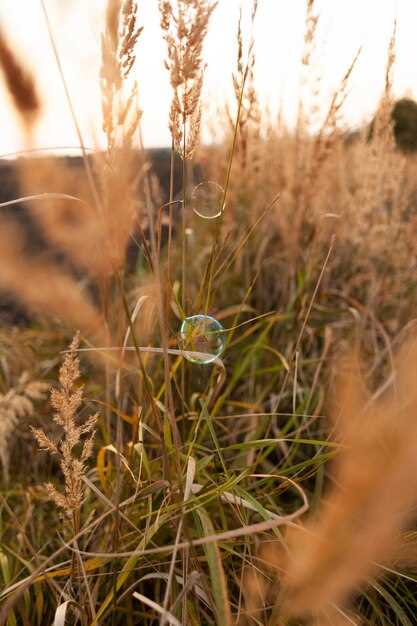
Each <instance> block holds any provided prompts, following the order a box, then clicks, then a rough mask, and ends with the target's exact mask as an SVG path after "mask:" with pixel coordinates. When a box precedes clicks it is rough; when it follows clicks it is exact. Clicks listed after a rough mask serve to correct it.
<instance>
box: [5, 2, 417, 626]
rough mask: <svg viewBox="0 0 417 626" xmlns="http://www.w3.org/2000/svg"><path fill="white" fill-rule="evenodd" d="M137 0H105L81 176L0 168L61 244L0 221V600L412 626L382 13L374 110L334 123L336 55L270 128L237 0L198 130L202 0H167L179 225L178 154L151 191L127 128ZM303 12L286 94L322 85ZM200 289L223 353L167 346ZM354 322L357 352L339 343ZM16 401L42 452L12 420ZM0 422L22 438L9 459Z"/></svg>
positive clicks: (407, 184)
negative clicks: (230, 92) (227, 45)
mask: <svg viewBox="0 0 417 626" xmlns="http://www.w3.org/2000/svg"><path fill="white" fill-rule="evenodd" d="M138 4H139V6H138V5H137V3H136V2H135V1H133V0H124V1H123V2H122V1H119V0H109V2H108V4H107V10H106V14H105V23H104V25H103V37H102V48H101V49H102V68H101V73H100V81H101V87H102V114H103V128H104V132H105V134H106V138H107V149H106V150H105V151H104V152H102V153H100V154H95V155H92V156H91V157H85V161H84V166H85V172H83V173H80V172H76V173H74V171H73V170H71V169H70V168H69V167H68V166H67V165H66V164H65V163H64V162H61V163H58V162H57V160H55V159H39V160H36V161H33V160H22V161H21V163H20V165H19V177H20V184H21V189H22V196H25V197H26V206H27V210H28V211H29V212H30V215H31V216H32V218H33V219H34V220H35V221H36V224H37V225H38V226H39V227H40V229H41V231H42V234H43V236H44V238H45V240H47V241H48V242H50V243H51V244H52V245H53V246H54V247H55V248H57V249H58V250H59V251H60V252H61V254H62V255H63V256H64V257H65V262H58V261H57V260H56V257H53V256H52V255H50V254H48V253H42V254H41V253H39V252H30V251H29V250H28V246H27V242H26V241H25V237H24V234H23V232H22V230H21V229H20V227H19V225H18V224H17V222H16V221H14V220H13V219H12V216H8V217H7V218H6V216H3V217H2V219H1V230H0V244H1V246H0V247H1V263H0V286H1V287H2V288H3V289H6V290H7V291H8V292H9V293H11V294H13V295H14V296H15V297H16V298H17V299H18V300H19V301H20V302H21V303H22V304H23V305H24V306H25V307H26V309H27V310H28V311H29V312H30V313H31V315H32V316H33V320H32V322H31V325H30V328H28V329H23V328H22V329H10V328H4V329H1V332H0V363H1V368H0V372H3V373H2V375H1V381H0V382H1V390H0V391H1V394H2V395H1V398H0V405H1V406H0V434H1V435H2V442H3V443H2V445H1V446H0V452H1V459H2V464H3V469H4V472H5V473H6V474H7V470H8V469H10V482H9V485H7V481H4V483H3V488H2V491H1V499H0V502H1V513H2V517H3V518H4V519H2V529H1V533H2V535H1V536H2V548H1V551H0V565H1V572H2V576H3V581H4V589H3V591H2V592H1V593H0V602H1V603H2V604H1V613H0V615H1V618H0V621H1V623H7V624H10V626H14V625H15V624H19V623H23V624H29V623H30V624H36V625H38V624H39V625H40V624H45V623H52V622H53V620H54V619H55V622H54V623H55V624H59V623H63V619H64V617H65V615H66V616H67V618H68V619H69V618H70V617H71V619H73V622H71V623H74V624H82V625H83V626H84V624H91V625H96V624H112V626H116V625H117V624H128V625H129V626H133V624H138V623H140V624H145V625H147V626H151V625H153V624H156V623H160V624H164V623H165V624H166V623H170V624H184V626H185V624H187V625H190V626H191V625H192V626H194V625H200V624H207V625H209V624H210V625H211V624H218V626H225V625H231V624H233V623H239V624H254V625H255V624H257V625H259V624H264V625H266V624H270V625H271V626H272V625H273V626H277V625H278V624H279V625H280V626H284V625H285V626H289V624H291V625H293V624H297V625H298V624H304V623H306V622H305V620H310V622H308V623H312V624H317V625H319V624H321V625H322V624H332V625H336V624H337V625H339V624H349V623H354V624H363V625H364V626H365V625H366V626H379V625H380V626H391V625H400V624H401V625H404V626H409V625H411V626H412V624H413V623H414V621H413V620H414V619H415V617H414V616H415V613H416V611H417V602H416V601H415V593H414V586H415V576H414V574H413V568H415V565H416V536H415V532H414V531H413V521H414V513H415V505H416V495H415V494H416V490H417V485H416V479H415V478H414V476H415V474H416V467H415V465H416V460H415V457H416V454H415V453H416V449H417V432H416V427H415V423H414V422H415V414H416V409H417V398H416V389H417V381H416V379H415V378H416V374H415V371H416V369H415V367H414V364H415V362H416V358H417V355H416V345H417V344H416V341H415V338H414V322H413V316H414V315H415V306H416V304H417V302H416V289H415V270H416V268H415V262H414V261H413V259H414V256H415V255H414V247H415V216H414V213H415V210H416V198H417V188H416V182H415V181H416V180H417V178H416V157H415V156H413V155H407V156H405V155H403V154H402V153H400V152H399V151H398V150H397V148H396V145H395V141H394V136H393V129H392V125H391V118H390V111H391V104H392V82H393V70H394V61H395V33H396V30H395V28H394V30H393V35H392V38H391V41H390V42H389V43H388V51H387V61H386V69H385V89H384V92H383V93H382V94H381V102H380V106H379V108H378V111H377V114H376V116H375V119H374V122H373V125H372V132H369V131H368V129H363V131H362V132H361V133H358V134H357V135H355V136H354V137H350V136H348V135H347V134H346V132H345V131H344V130H343V128H342V121H343V105H344V102H345V100H346V97H347V94H348V90H349V85H350V79H351V75H352V73H353V72H354V71H355V64H356V60H357V57H355V59H354V60H353V61H352V63H351V64H350V66H349V67H348V68H347V69H342V70H341V78H340V84H339V88H338V89H337V91H336V93H335V94H334V95H333V97H332V99H331V101H330V102H329V105H328V107H327V113H325V114H324V115H323V116H322V119H320V123H318V120H319V116H318V111H317V110H316V109H314V108H313V109H311V110H310V109H307V108H306V107H305V105H304V104H303V102H301V103H300V108H299V115H298V123H297V127H296V129H294V130H290V129H288V128H286V127H285V125H284V124H283V122H282V119H281V118H279V120H278V121H277V120H275V119H272V118H268V117H267V116H266V114H265V113H264V112H263V111H262V110H261V107H260V104H259V100H258V97H257V94H256V89H255V73H256V64H255V45H256V42H255V41H254V38H253V37H254V36H253V32H254V30H253V28H254V22H255V19H256V14H257V10H258V2H256V0H255V1H254V2H253V3H250V11H251V32H249V34H248V35H247V36H246V35H245V33H244V32H243V30H242V23H243V20H240V21H239V24H238V30H237V39H236V49H237V64H236V70H235V72H234V75H233V77H232V85H233V87H234V91H235V96H236V97H235V102H234V104H233V105H229V107H228V108H227V109H226V110H225V112H224V115H223V118H222V120H221V121H220V125H221V127H222V132H223V141H222V142H221V143H219V144H217V145H216V146H210V147H204V146H202V147H199V146H198V135H199V129H200V119H201V110H202V109H201V89H202V81H203V74H204V63H203V58H204V55H203V46H204V38H205V35H206V33H207V29H208V25H209V21H210V17H211V15H212V12H213V11H214V10H215V5H216V3H210V2H207V1H205V0H176V1H175V2H174V0H172V2H171V1H161V2H160V12H161V26H162V32H163V36H164V38H165V41H166V43H167V47H168V48H167V50H168V51H167V63H166V64H167V69H168V70H169V73H170V80H171V85H172V91H173V99H172V106H171V114H170V120H169V123H170V128H171V132H172V148H173V156H172V163H174V151H177V152H178V153H179V155H180V156H181V157H182V161H183V171H182V186H183V193H182V200H181V202H178V204H179V205H180V206H181V234H182V236H180V237H175V236H174V234H173V233H174V230H173V229H174V226H175V224H174V221H175V220H174V219H173V216H174V214H175V212H174V211H173V210H172V208H173V205H172V201H173V200H174V198H173V170H172V171H171V180H170V185H169V187H170V198H169V200H170V201H171V204H169V209H167V207H166V206H160V204H161V203H162V202H163V201H162V200H161V201H159V200H158V195H159V193H158V191H157V190H155V185H154V183H153V180H152V172H150V171H149V165H148V164H147V162H146V155H145V154H144V152H143V150H142V149H141V141H140V121H141V111H140V108H139V106H138V102H137V96H138V93H139V88H138V86H137V85H136V84H135V81H134V80H133V75H132V74H133V68H134V63H135V58H136V45H137V44H140V34H141V31H142V26H141V25H140V19H139V18H140V13H138V9H139V10H140V3H138ZM306 8H307V10H306V33H305V49H304V53H303V58H302V60H301V61H302V68H303V70H302V77H301V82H302V91H305V90H310V92H311V95H312V98H310V101H312V102H317V101H319V100H320V97H321V96H320V93H319V90H318V86H319V81H318V80H317V77H316V75H315V72H316V68H315V53H316V50H317V49H318V47H319V45H320V42H319V41H318V32H319V29H318V26H319V20H320V16H319V15H318V13H317V7H316V4H315V2H314V0H309V1H308V2H307V5H306ZM246 41H247V44H245V42H246ZM0 66H1V68H2V70H3V74H4V76H5V85H6V87H7V89H8V91H9V93H10V96H11V98H12V99H13V101H14V103H15V106H16V109H17V111H18V112H19V114H20V118H21V120H22V125H23V127H24V131H25V136H26V137H27V141H28V146H29V145H30V142H31V137H32V136H33V130H34V129H35V124H36V120H37V116H38V114H39V111H40V104H39V102H40V98H39V96H38V95H37V94H36V89H35V87H34V85H35V80H34V78H33V77H31V76H30V75H29V74H28V73H27V71H26V70H25V69H24V67H23V65H22V63H21V61H19V60H18V57H17V55H16V54H15V53H14V52H12V51H11V48H10V46H9V45H8V44H6V42H5V39H4V37H3V36H0ZM161 71H163V69H162V68H161ZM381 72H383V62H382V61H381ZM193 155H195V159H196V161H198V163H199V164H200V165H201V167H202V170H203V178H207V180H211V181H214V182H215V183H216V189H218V190H220V195H221V196H222V197H221V198H219V206H220V208H221V210H220V214H219V216H218V217H217V218H216V219H212V220H204V219H202V218H201V217H199V216H198V212H197V214H196V213H194V212H193V210H192V209H193V206H192V203H191V202H190V198H191V199H192V198H193V197H194V198H195V197H196V196H195V194H194V195H193V192H194V191H195V190H194V189H193V187H192V179H191V177H190V176H189V175H188V174H189V173H190V169H191V166H192V165H191V164H192V158H193ZM204 182H205V181H204V180H203V183H204ZM212 189H213V187H212ZM278 194H279V202H277V196H278ZM28 196H31V199H29V198H28ZM165 210H167V212H169V219H168V224H169V230H170V234H169V245H168V247H167V249H165V248H164V246H163V245H162V240H161V233H160V228H159V226H160V223H162V217H161V216H162V214H163V212H164V211H165ZM145 227H146V228H147V230H148V231H149V232H148V237H146V236H145V234H144V231H145ZM132 235H133V236H134V237H135V240H136V241H137V242H138V247H139V253H138V254H139V257H138V263H137V267H136V269H135V270H134V271H132V272H130V273H129V272H128V271H127V269H126V249H127V247H128V244H129V240H130V238H131V237H132ZM80 275H82V279H80V278H79V277H80ZM197 313H200V314H202V313H203V314H209V315H212V316H214V317H216V318H217V319H218V320H220V321H221V322H222V323H223V324H224V326H225V328H226V331H225V333H224V338H225V341H226V352H225V353H224V355H221V356H220V357H219V358H217V359H214V360H213V361H212V363H211V364H210V365H198V364H196V363H195V362H190V361H189V360H187V358H188V359H189V358H190V357H193V358H194V361H195V360H196V357H199V358H202V355H201V354H198V355H197V354H191V355H190V354H188V353H186V352H185V351H184V350H182V349H181V346H178V329H179V327H180V325H181V323H182V322H183V320H184V318H185V317H186V316H190V315H194V314H197ZM63 328H64V329H65V332H64V331H63V330H62V329H63ZM77 330H80V331H81V334H82V339H83V342H82V343H79V342H80V341H81V338H80V336H79V335H78V334H77V335H76V337H75V339H74V340H73V342H72V344H71V347H70V350H69V351H67V352H66V353H65V357H64V364H63V365H62V367H61V369H60V372H59V373H58V372H57V364H58V362H59V360H60V358H59V352H60V350H63V349H65V346H66V345H67V344H66V341H67V339H68V337H65V334H67V335H68V336H73V335H74V332H76V331H77ZM199 339H201V338H197V340H196V344H198V345H200V342H199ZM208 340H210V337H209V338H208ZM208 343H209V341H208V342H207V341H205V342H204V345H207V344H208ZM354 343H355V344H357V345H358V354H359V353H360V355H361V356H360V358H358V357H357V356H356V357H355V358H353V359H352V358H351V359H347V360H346V359H345V358H343V357H342V356H341V354H343V353H344V352H346V350H348V351H349V349H350V350H351V347H352V345H353V344H354ZM343 351H344V352H343ZM98 353H100V354H102V355H104V356H105V357H106V358H105V359H104V360H103V359H102V360H97V359H94V358H93V357H94V356H95V355H97V354H98ZM84 356H85V357H86V358H85V359H84ZM87 357H88V358H87ZM185 357H186V358H185ZM80 360H81V362H82V364H83V367H85V368H86V370H85V372H83V373H84V375H83V376H81V372H80ZM87 368H88V369H87ZM334 372H338V376H335V373H334ZM57 376H58V378H59V383H60V386H59V388H58V389H54V391H53V392H52V398H51V401H52V409H53V411H52V415H51V411H50V410H45V408H43V407H42V405H41V404H40V403H39V405H38V404H37V405H36V406H39V407H40V408H39V414H37V412H36V410H35V407H34V405H33V402H32V401H33V400H37V399H39V400H41V399H42V395H43V392H44V390H45V385H46V381H49V382H50V381H52V380H54V379H55V378H56V377H57ZM41 379H42V382H30V381H39V380H41ZM80 379H82V385H81V384H80ZM49 382H48V384H49ZM83 407H85V409H84V408H83ZM84 411H85V412H84ZM86 415H87V417H86ZM90 415H92V416H93V417H88V416H90ZM327 416H329V419H327ZM23 417H24V418H25V419H24V420H23V419H20V418H23ZM29 419H30V420H31V421H32V422H33V430H34V432H35V436H36V439H37V441H38V443H39V445H40V447H41V448H43V449H44V450H45V451H47V452H48V453H49V454H41V453H40V452H39V450H37V447H36V442H35V441H34V438H33V437H31V438H30V441H28V437H27V432H28V428H27V424H26V422H27V420H29ZM11 439H13V440H15V442H16V449H17V450H19V446H22V447H21V448H20V449H24V451H25V454H26V455H32V459H33V463H32V469H33V471H32V472H30V473H29V475H28V473H27V472H25V471H22V468H20V467H19V460H18V457H17V455H16V454H14V453H13V454H11V455H9V446H8V443H7V442H10V440H11ZM20 442H23V443H20ZM9 457H10V458H9ZM57 460H58V464H57V463H56V461H57ZM62 479H63V481H64V490H63V491H62V489H61V488H60V487H59V484H60V483H61V481H62ZM44 483H48V485H49V486H48V487H47V489H46V491H45V488H43V487H41V485H42V484H44ZM51 498H52V500H53V501H54V503H55V504H57V505H58V507H55V506H54V505H53V503H51V502H50V501H49V500H50V499H51ZM307 511H308V512H307ZM63 512H64V520H65V524H64V531H63V532H62V529H61V527H60V524H61V517H60V516H61V514H62V513H63ZM301 516H303V517H302V519H300V518H301ZM282 527H284V530H282ZM262 546H264V547H262ZM265 546H266V547H265ZM70 607H71V608H72V610H73V614H71V616H70V615H69V610H70Z"/></svg>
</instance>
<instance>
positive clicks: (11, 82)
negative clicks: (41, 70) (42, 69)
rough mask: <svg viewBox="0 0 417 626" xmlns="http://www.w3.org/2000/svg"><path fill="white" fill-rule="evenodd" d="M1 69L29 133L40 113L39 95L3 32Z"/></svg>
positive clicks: (0, 40)
mask: <svg viewBox="0 0 417 626" xmlns="http://www.w3.org/2000/svg"><path fill="white" fill-rule="evenodd" d="M0 68H1V70H2V72H3V75H4V79H5V82H6V86H7V89H8V91H9V94H10V96H11V98H12V100H13V103H14V105H15V107H16V110H17V112H18V113H19V115H20V117H21V120H22V122H23V123H24V126H25V129H26V130H28V131H29V130H30V129H31V127H32V124H33V123H34V122H35V120H36V118H37V117H38V115H39V113H40V109H41V105H40V99H39V94H38V92H37V89H36V85H35V81H34V78H33V76H32V75H31V73H30V72H29V71H28V70H27V69H26V68H25V67H24V65H23V64H22V62H21V61H20V60H19V59H18V57H17V55H16V54H15V52H14V51H13V49H12V48H11V46H10V45H9V43H8V41H7V39H6V37H5V35H4V33H3V32H2V31H1V30H0Z"/></svg>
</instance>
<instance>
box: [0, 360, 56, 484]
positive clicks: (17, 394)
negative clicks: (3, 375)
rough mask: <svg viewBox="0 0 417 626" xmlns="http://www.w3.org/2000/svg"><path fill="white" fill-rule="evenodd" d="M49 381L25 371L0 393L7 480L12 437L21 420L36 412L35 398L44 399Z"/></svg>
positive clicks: (0, 452) (0, 444)
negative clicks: (30, 376) (42, 380)
mask: <svg viewBox="0 0 417 626" xmlns="http://www.w3.org/2000/svg"><path fill="white" fill-rule="evenodd" d="M47 389H48V385H47V383H43V382H41V381H37V380H30V379H29V374H28V373H27V372H24V373H23V374H22V375H21V376H20V378H19V380H18V382H17V384H16V385H15V386H14V387H11V388H10V389H9V390H8V391H7V392H6V393H2V394H0V461H1V464H2V469H3V474H4V477H5V480H6V482H8V479H9V464H10V438H11V436H12V434H13V432H14V431H15V429H16V427H17V425H18V423H19V420H20V419H22V418H24V417H31V416H32V415H33V413H34V410H35V407H34V404H33V401H34V400H43V399H44V397H45V393H46V391H47Z"/></svg>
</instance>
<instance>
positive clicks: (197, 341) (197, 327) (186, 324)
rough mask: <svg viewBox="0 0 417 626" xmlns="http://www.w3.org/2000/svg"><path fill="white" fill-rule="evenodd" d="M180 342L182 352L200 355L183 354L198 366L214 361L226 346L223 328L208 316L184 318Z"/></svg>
mask: <svg viewBox="0 0 417 626" xmlns="http://www.w3.org/2000/svg"><path fill="white" fill-rule="evenodd" d="M180 340H181V347H182V349H183V350H186V351H187V352H196V353H200V354H185V358H186V359H188V360H189V361H191V362H192V363H199V364H200V365H207V363H212V362H213V361H215V360H216V359H217V357H219V356H220V355H221V353H222V352H223V350H224V349H225V346H226V336H225V331H224V328H223V326H222V325H221V324H220V322H218V321H217V320H216V319H214V317H211V316H210V315H192V316H191V317H186V318H185V320H184V321H183V323H182V324H181V328H180Z"/></svg>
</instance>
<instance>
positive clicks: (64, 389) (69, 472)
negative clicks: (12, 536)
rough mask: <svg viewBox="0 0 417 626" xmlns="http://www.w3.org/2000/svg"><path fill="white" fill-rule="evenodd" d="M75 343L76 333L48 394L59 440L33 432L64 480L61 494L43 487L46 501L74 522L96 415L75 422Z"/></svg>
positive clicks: (78, 394) (78, 397)
mask: <svg viewBox="0 0 417 626" xmlns="http://www.w3.org/2000/svg"><path fill="white" fill-rule="evenodd" d="M79 342H80V338H79V334H78V333H77V334H76V335H75V337H74V339H73V340H72V343H71V345H70V347H69V350H68V352H67V353H66V355H65V357H64V362H63V364H62V366H61V369H60V372H59V382H60V389H53V390H52V392H51V404H52V407H53V408H54V409H55V415H54V422H56V423H57V424H58V425H59V426H61V428H62V431H63V435H62V439H61V440H60V441H58V442H55V441H52V440H51V439H50V438H49V437H48V436H47V435H46V434H45V432H44V431H43V430H40V429H33V433H34V435H35V437H36V439H37V442H38V444H39V447H40V448H41V449H42V450H46V451H47V452H49V453H50V454H52V455H54V456H58V458H59V462H60V467H61V471H62V474H63V476H64V480H65V489H64V492H63V493H62V492H61V491H58V490H57V489H56V488H55V487H54V485H52V484H51V483H48V484H47V485H46V490H47V492H48V495H49V496H50V498H51V499H52V500H53V501H54V502H55V503H56V504H57V506H59V507H60V508H61V509H63V510H64V512H65V513H66V515H68V517H70V518H71V519H78V516H79V510H80V507H81V504H82V502H83V499H84V495H85V487H84V482H83V476H84V475H85V472H86V465H85V464H86V462H87V460H88V459H89V458H90V456H91V454H92V450H93V440H94V434H95V425H96V422H97V419H98V414H95V415H92V416H90V417H88V418H87V419H86V420H84V422H82V423H80V422H79V420H78V419H77V412H78V409H79V408H80V406H81V404H82V399H83V387H82V386H80V385H79V384H78V379H79V377H80V363H79V359H78V357H77V350H78V347H79ZM80 443H81V444H82V446H81V451H80V452H79V453H77V452H76V450H77V448H78V446H79V444H80ZM74 532H75V533H77V532H79V523H77V524H76V527H75V528H74Z"/></svg>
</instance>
